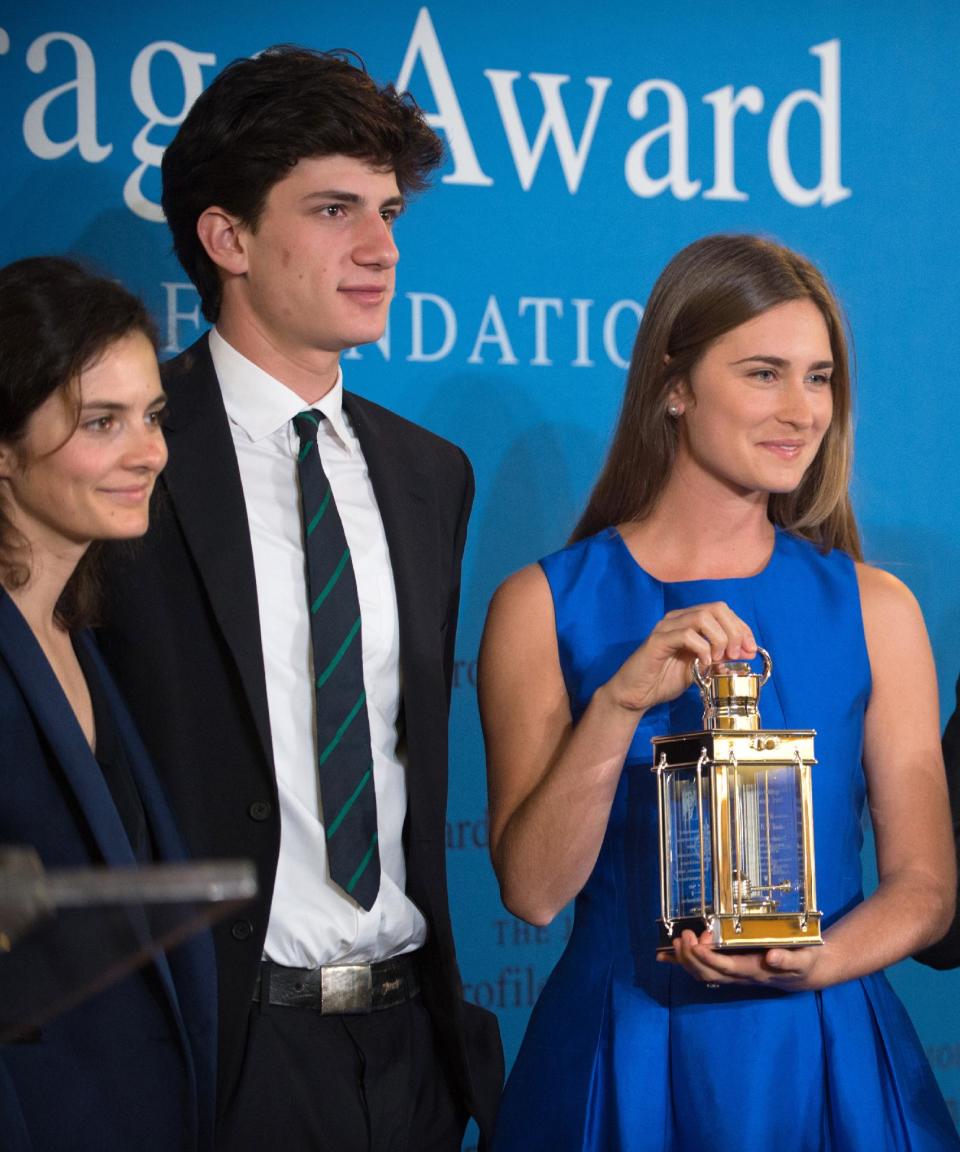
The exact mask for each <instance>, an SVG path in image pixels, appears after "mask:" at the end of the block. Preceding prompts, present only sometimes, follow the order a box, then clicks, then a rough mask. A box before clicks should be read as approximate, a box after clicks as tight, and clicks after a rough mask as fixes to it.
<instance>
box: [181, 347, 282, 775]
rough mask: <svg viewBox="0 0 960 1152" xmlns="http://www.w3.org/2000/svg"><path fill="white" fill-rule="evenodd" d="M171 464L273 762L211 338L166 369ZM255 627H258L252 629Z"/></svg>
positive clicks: (193, 544) (197, 553)
mask: <svg viewBox="0 0 960 1152" xmlns="http://www.w3.org/2000/svg"><path fill="white" fill-rule="evenodd" d="M164 385H165V387H166V389H167V392H168V395H169V398H170V406H169V413H170V415H169V418H168V421H167V426H166V434H167V443H168V446H169V449H170V457H169V461H168V463H167V467H166V470H165V471H164V473H163V476H162V483H163V484H164V486H165V488H166V490H167V492H168V493H169V496H170V499H171V501H172V503H173V506H174V509H175V511H176V516H177V519H178V521H179V523H180V526H181V528H182V530H183V534H184V537H185V539H186V541H187V546H188V548H189V549H190V552H191V554H192V556H193V559H194V561H195V563H196V565H197V569H198V571H199V573H200V579H201V581H202V583H203V585H204V589H205V591H206V593H207V596H208V597H209V600H210V604H211V605H212V607H213V612H214V616H215V617H216V620H217V624H218V626H219V628H220V630H221V632H222V633H223V636H224V639H225V640H226V642H227V646H228V647H229V649H230V651H231V653H232V655H233V658H234V660H235V661H236V665H237V668H238V670H239V673H240V679H241V681H242V683H243V687H244V691H245V692H246V696H247V700H248V702H249V704H250V707H251V710H252V712H253V716H254V720H255V722H256V727H257V732H258V734H259V736H260V741H261V744H262V746H263V751H264V755H265V756H266V757H267V761H268V763H270V764H272V763H273V750H272V745H271V741H270V718H269V712H268V710H267V689H266V681H265V676H264V670H263V651H262V648H261V644H260V629H259V627H257V626H255V625H256V622H257V621H258V620H259V618H260V617H259V608H258V604H257V584H256V575H255V573H254V567H253V550H252V547H251V545H250V529H249V525H248V523H247V511H246V505H245V504H244V500H243V487H242V484H241V480H240V469H239V466H238V464H237V455H236V451H235V449H234V446H233V440H232V438H231V436H230V425H229V423H228V421H227V414H226V411H225V410H224V407H223V399H222V396H221V393H220V386H219V384H218V382H217V377H216V373H215V371H214V368H213V361H212V360H211V358H210V351H209V348H208V346H207V341H206V338H205V337H204V338H203V339H202V340H200V341H198V342H197V343H196V344H194V345H193V347H192V348H190V349H189V350H188V351H187V352H186V353H184V354H183V356H180V357H179V358H178V359H177V360H175V361H172V362H171V363H170V364H167V365H165V366H164ZM252 625H254V626H252Z"/></svg>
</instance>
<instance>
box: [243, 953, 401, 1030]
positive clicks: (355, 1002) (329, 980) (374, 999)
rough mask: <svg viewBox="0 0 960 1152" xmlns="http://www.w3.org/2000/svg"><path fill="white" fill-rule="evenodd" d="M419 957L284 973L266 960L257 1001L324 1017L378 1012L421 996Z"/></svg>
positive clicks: (334, 965) (257, 1002)
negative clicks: (264, 1001)
mask: <svg viewBox="0 0 960 1152" xmlns="http://www.w3.org/2000/svg"><path fill="white" fill-rule="evenodd" d="M416 957H417V953H416V952H406V953H404V955H402V956H393V957H391V958H390V959H389V960H378V961H377V962H376V963H375V964H325V965H323V967H321V968H285V967H283V966H282V965H280V964H274V963H273V961H272V960H263V961H261V963H260V971H259V972H258V973H257V983H256V986H255V987H254V990H253V1001H254V1003H255V1004H259V1003H260V1001H261V999H266V1001H267V1003H268V1004H276V1005H280V1006H281V1007H284V1008H311V1009H313V1011H315V1012H320V1013H321V1014H322V1015H324V1016H336V1015H359V1014H362V1013H367V1012H379V1011H380V1010H381V1009H382V1008H393V1007H394V1006H395V1005H397V1004H403V1003H404V1002H405V1001H407V1000H411V999H413V997H414V996H416V995H417V994H418V993H419V991H420V979H419V976H418V974H417V959H416Z"/></svg>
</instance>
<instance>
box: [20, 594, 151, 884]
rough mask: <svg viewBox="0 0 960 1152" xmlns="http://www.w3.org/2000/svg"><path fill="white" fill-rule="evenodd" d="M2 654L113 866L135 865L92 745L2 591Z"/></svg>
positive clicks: (41, 655)
mask: <svg viewBox="0 0 960 1152" xmlns="http://www.w3.org/2000/svg"><path fill="white" fill-rule="evenodd" d="M0 655H2V656H3V658H4V659H5V660H6V662H7V664H8V666H9V668H10V672H11V674H12V676H13V678H14V679H15V680H16V681H17V684H18V685H19V687H20V691H21V692H22V693H23V697H24V699H25V700H26V703H27V707H28V708H29V709H30V711H31V712H32V713H33V716H34V718H35V720H36V722H37V727H38V728H39V729H40V730H41V732H42V733H43V735H44V738H45V739H46V741H47V743H48V744H49V745H50V749H51V751H52V753H53V755H54V757H55V758H56V760H57V762H58V763H59V765H60V767H61V769H62V771H63V774H64V777H65V779H66V781H67V783H68V784H69V786H70V787H71V788H72V789H73V792H74V795H75V796H76V799H77V803H78V804H79V806H80V809H81V811H82V812H83V815H84V817H85V819H86V821H87V823H88V824H89V826H90V830H91V832H92V834H93V837H94V839H95V841H96V844H97V847H98V848H99V849H100V851H101V853H102V854H103V859H104V861H105V862H106V863H107V864H108V865H110V866H111V867H132V866H133V865H135V864H136V859H135V858H134V855H133V849H132V848H131V847H130V841H129V840H128V839H127V834H126V831H125V830H124V827H123V823H122V821H121V820H120V816H119V814H118V813H117V808H116V805H115V804H114V802H113V797H112V796H111V795H110V789H109V788H108V787H107V783H106V781H105V780H104V778H103V773H102V772H101V771H100V768H99V766H98V765H97V762H96V759H95V758H94V755H93V752H92V751H91V749H90V745H89V744H88V743H87V741H86V737H85V736H84V735H83V731H82V729H81V728H80V725H79V724H78V723H77V721H76V718H75V717H74V715H73V712H72V711H71V709H70V705H69V704H68V703H67V699H66V697H65V696H64V694H63V689H62V688H61V687H60V682H59V681H58V680H57V678H56V676H55V675H54V672H53V669H52V668H51V667H50V664H49V662H48V660H47V658H46V656H45V655H44V654H43V650H42V649H41V647H40V645H39V644H38V643H37V639H36V637H35V636H34V634H33V632H32V631H31V630H30V627H29V626H28V624H27V622H26V621H25V620H24V618H23V616H22V615H21V614H20V611H19V609H18V608H17V606H16V605H15V604H14V603H13V601H12V600H11V599H10V597H9V596H7V595H6V593H4V592H0Z"/></svg>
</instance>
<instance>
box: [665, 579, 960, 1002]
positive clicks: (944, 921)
mask: <svg viewBox="0 0 960 1152" xmlns="http://www.w3.org/2000/svg"><path fill="white" fill-rule="evenodd" d="M857 576H858V580H859V584H860V600H861V606H862V610H863V623H864V631H865V633H866V639H867V651H868V654H869V657H870V669H871V674H872V679H873V688H872V691H871V695H870V702H869V705H868V707H867V712H866V717H865V722H864V723H865V727H864V751H863V758H864V770H865V773H866V777H867V788H868V795H869V802H870V811H871V815H872V817H873V827H874V836H875V840H876V848H877V868H878V875H879V880H880V882H879V885H878V887H877V890H876V891H875V892H874V893H873V894H872V895H871V896H870V897H869V898H868V899H867V900H865V901H864V902H863V903H862V904H860V905H858V906H857V907H856V908H854V909H853V910H852V911H851V912H850V913H849V914H848V915H846V916H844V917H843V919H841V920H839V921H838V922H837V923H836V924H834V925H833V926H832V927H831V928H830V929H829V930H828V931H827V932H825V933H824V946H823V947H822V948H809V949H798V950H797V951H795V952H787V951H785V950H783V949H773V950H772V951H770V952H767V953H761V954H758V955H756V956H749V957H747V956H744V957H733V956H729V955H726V956H724V955H721V954H720V953H717V952H714V951H713V950H712V949H710V948H709V947H705V946H703V945H699V944H695V943H694V942H693V939H692V933H690V934H688V937H689V938H688V939H687V940H686V941H685V942H683V943H681V944H679V945H678V946H677V955H678V958H679V959H681V962H683V963H684V964H685V966H686V967H688V969H689V970H690V971H691V972H692V973H693V974H694V975H696V976H697V977H698V978H700V979H703V980H707V981H717V982H726V981H732V982H743V981H746V982H753V981H757V982H761V983H773V984H777V985H780V986H781V987H786V988H823V987H826V986H828V985H830V984H836V983H839V982H840V981H842V980H851V979H854V978H856V977H858V976H863V975H865V974H866V973H869V972H875V971H877V970H878V969H880V968H885V967H886V966H887V965H889V964H893V963H896V962H897V961H898V960H902V959H903V958H904V957H905V956H909V955H910V954H911V953H912V952H915V951H916V950H917V949H918V948H922V947H924V946H925V945H927V944H930V943H933V941H935V940H937V939H938V938H939V937H940V936H942V935H943V933H944V931H945V930H946V928H947V926H948V925H949V923H950V920H951V918H952V916H953V905H954V898H955V894H956V877H955V871H954V869H955V861H954V852H953V841H952V836H951V829H950V815H949V807H948V804H947V787H946V780H945V777H944V771H943V758H942V756H941V752H940V741H939V717H938V710H937V688H936V676H935V671H934V666H933V657H932V654H931V652H930V644H929V641H928V640H927V633H926V629H925V627H924V623H923V617H922V616H921V614H920V608H919V606H918V605H917V602H916V600H915V599H914V597H913V596H912V594H911V593H910V592H909V591H908V589H907V588H906V587H905V586H904V585H903V584H901V583H900V581H899V580H897V579H896V578H895V577H893V576H890V575H889V574H888V573H886V572H882V571H880V570H879V569H876V568H870V567H868V566H866V565H863V564H861V565H858V567H857Z"/></svg>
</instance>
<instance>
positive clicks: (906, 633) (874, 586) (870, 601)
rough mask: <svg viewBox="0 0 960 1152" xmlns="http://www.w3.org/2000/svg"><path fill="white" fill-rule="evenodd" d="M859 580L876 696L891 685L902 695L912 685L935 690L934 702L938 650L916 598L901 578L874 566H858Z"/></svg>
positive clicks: (933, 692) (931, 691)
mask: <svg viewBox="0 0 960 1152" xmlns="http://www.w3.org/2000/svg"><path fill="white" fill-rule="evenodd" d="M857 580H858V583H859V586H860V606H861V611H862V614H863V632H864V636H865V637H866V641H867V653H868V655H869V657H870V668H871V671H872V675H873V696H874V699H875V700H876V698H877V696H878V695H879V694H880V693H881V692H882V690H883V689H884V687H885V686H887V685H889V686H891V687H892V688H894V689H895V693H894V694H895V695H896V693H900V694H901V696H902V693H903V692H904V691H905V688H904V685H905V684H906V683H910V684H912V685H914V686H917V685H923V686H924V690H925V691H926V690H927V689H930V692H929V695H931V697H932V699H933V700H934V702H935V700H936V676H935V673H934V670H933V654H932V652H931V650H930V640H929V638H928V636H927V628H926V625H925V624H924V622H923V613H922V612H921V611H920V605H919V604H918V603H917V598H916V597H915V596H914V594H913V593H912V592H911V591H910V589H909V588H908V587H907V586H906V584H904V583H903V581H902V580H898V579H897V577H896V576H892V575H891V574H890V573H889V572H884V571H883V569H882V568H874V567H872V566H871V565H869V564H858V565H857Z"/></svg>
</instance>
